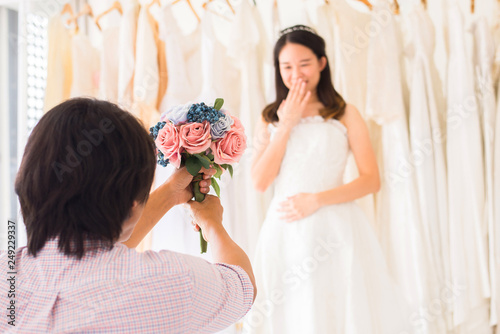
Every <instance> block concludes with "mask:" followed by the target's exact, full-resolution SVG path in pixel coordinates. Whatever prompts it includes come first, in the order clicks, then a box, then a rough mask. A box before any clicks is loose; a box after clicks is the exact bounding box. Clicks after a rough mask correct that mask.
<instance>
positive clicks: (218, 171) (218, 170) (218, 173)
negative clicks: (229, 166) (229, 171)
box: [214, 164, 222, 180]
mask: <svg viewBox="0 0 500 334" xmlns="http://www.w3.org/2000/svg"><path fill="white" fill-rule="evenodd" d="M214 167H215V169H216V170H217V172H216V173H215V175H214V177H216V178H218V179H219V180H220V177H221V175H222V168H221V167H220V166H219V165H217V164H214Z"/></svg>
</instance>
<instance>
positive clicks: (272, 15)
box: [257, 1, 282, 104]
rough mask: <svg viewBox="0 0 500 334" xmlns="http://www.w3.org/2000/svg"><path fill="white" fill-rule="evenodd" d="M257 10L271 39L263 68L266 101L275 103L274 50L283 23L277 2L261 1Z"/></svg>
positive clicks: (268, 37)
mask: <svg viewBox="0 0 500 334" xmlns="http://www.w3.org/2000/svg"><path fill="white" fill-rule="evenodd" d="M257 10H258V12H259V16H260V18H261V22H262V26H263V29H264V31H265V35H266V39H267V40H268V41H269V44H268V45H269V47H270V50H269V52H268V53H267V54H266V55H265V57H266V58H265V63H264V67H263V69H262V72H263V76H264V89H265V97H266V103H268V104H269V103H273V102H274V101H275V100H276V86H275V84H276V83H275V81H274V76H275V72H274V59H273V50H272V48H273V47H274V44H275V43H276V41H277V40H278V38H279V37H280V34H279V33H280V30H282V29H281V24H280V22H279V17H278V8H277V2H274V1H260V2H259V4H258V6H257Z"/></svg>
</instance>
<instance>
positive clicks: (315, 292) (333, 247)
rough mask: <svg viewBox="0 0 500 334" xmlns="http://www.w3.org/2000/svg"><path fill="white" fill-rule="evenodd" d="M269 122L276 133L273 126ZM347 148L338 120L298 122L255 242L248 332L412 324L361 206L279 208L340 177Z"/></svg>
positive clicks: (347, 331) (394, 329)
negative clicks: (302, 210) (297, 212)
mask: <svg viewBox="0 0 500 334" xmlns="http://www.w3.org/2000/svg"><path fill="white" fill-rule="evenodd" d="M269 128H270V132H271V136H272V135H273V131H274V127H273V126H272V125H270V126H269ZM348 154H349V145H348V139H347V131H346V128H345V127H344V125H343V124H342V123H340V122H339V121H337V120H333V119H331V120H328V121H324V120H323V118H322V117H321V116H313V117H307V118H303V119H302V120H301V121H300V123H299V124H298V125H296V126H295V128H293V130H292V132H291V134H290V138H289V141H288V144H287V149H286V153H285V155H284V157H283V161H282V163H281V168H280V173H279V175H278V177H277V178H276V180H275V181H274V198H273V200H272V201H271V204H270V207H269V210H268V213H267V218H266V220H265V221H264V223H263V226H262V229H261V232H260V236H259V241H258V243H257V249H256V257H255V261H254V262H253V268H254V273H255V279H256V282H257V291H258V294H257V299H256V301H255V304H254V306H253V307H252V310H251V311H250V313H249V314H248V315H247V317H246V318H245V324H244V331H243V332H244V333H265V334H282V333H287V334H293V333H300V334H308V333H310V334H316V333H328V334H335V333H339V334H351V333H352V334H354V333H356V334H357V333H359V334H361V333H363V334H370V333H380V334H390V333H401V332H404V331H406V330H407V328H405V327H404V326H405V324H406V325H408V324H407V323H408V322H407V317H406V316H405V310H406V306H405V305H404V302H402V299H401V298H400V297H398V296H399V294H398V292H397V290H396V287H395V285H394V284H393V282H392V280H391V279H390V277H389V274H388V271H387V266H386V264H385V261H384V256H383V254H382V251H381V248H380V246H379V244H378V241H377V238H376V235H375V232H374V230H373V228H372V226H371V224H370V223H369V221H368V219H367V217H366V216H365V214H364V213H363V211H362V210H361V208H360V207H358V206H357V205H356V204H355V203H354V202H348V203H342V204H337V205H330V206H325V207H323V208H321V209H319V210H318V211H317V212H315V213H313V214H312V215H310V216H308V217H306V218H303V219H301V220H298V221H295V222H292V223H287V222H285V221H283V220H281V219H280V216H281V213H280V212H278V211H277V209H278V206H279V204H280V203H281V202H282V201H284V200H286V198H287V197H288V196H292V195H296V194H298V193H303V192H305V193H317V192H321V191H325V190H328V189H332V188H335V187H338V186H340V185H342V184H343V175H344V169H345V166H346V161H347V156H348Z"/></svg>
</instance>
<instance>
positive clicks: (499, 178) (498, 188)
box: [492, 26, 500, 334]
mask: <svg viewBox="0 0 500 334" xmlns="http://www.w3.org/2000/svg"><path fill="white" fill-rule="evenodd" d="M497 33H498V36H499V37H500V26H499V27H497ZM498 42H500V38H498ZM497 45H498V47H497V51H496V55H497V56H496V59H497V66H499V68H500V43H498V44H497ZM497 84H498V86H497V109H496V120H495V145H494V157H493V159H494V162H493V167H494V171H493V182H494V187H493V191H494V192H493V197H494V208H495V211H494V218H495V223H494V224H493V226H494V230H493V233H494V237H493V238H494V245H495V260H496V261H495V265H494V266H495V269H496V274H497V279H496V281H493V283H492V284H496V292H497V304H496V310H497V321H498V322H500V298H499V297H498V293H500V279H498V277H499V276H500V82H499V81H498V78H497ZM496 334H500V324H497V329H496Z"/></svg>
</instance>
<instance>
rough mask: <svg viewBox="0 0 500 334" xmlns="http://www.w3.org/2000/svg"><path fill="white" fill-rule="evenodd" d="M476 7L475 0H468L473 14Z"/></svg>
mask: <svg viewBox="0 0 500 334" xmlns="http://www.w3.org/2000/svg"><path fill="white" fill-rule="evenodd" d="M475 7H476V2H475V0H470V13H471V14H474V9H475Z"/></svg>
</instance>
